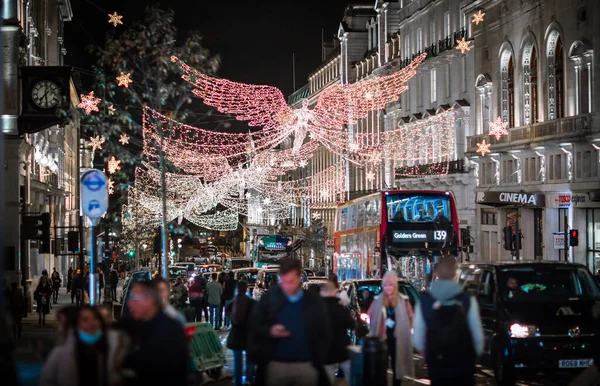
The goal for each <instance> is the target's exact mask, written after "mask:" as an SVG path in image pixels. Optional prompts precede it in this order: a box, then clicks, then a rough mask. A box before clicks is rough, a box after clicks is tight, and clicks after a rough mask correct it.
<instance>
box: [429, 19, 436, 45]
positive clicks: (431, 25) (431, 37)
mask: <svg viewBox="0 0 600 386" xmlns="http://www.w3.org/2000/svg"><path fill="white" fill-rule="evenodd" d="M429 40H430V41H431V44H432V45H433V44H435V42H436V41H437V37H436V36H435V19H433V20H431V21H430V22H429Z"/></svg>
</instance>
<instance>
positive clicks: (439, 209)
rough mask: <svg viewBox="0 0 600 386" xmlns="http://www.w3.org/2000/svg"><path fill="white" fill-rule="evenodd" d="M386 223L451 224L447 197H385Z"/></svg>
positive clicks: (448, 198) (395, 195) (394, 195)
mask: <svg viewBox="0 0 600 386" xmlns="http://www.w3.org/2000/svg"><path fill="white" fill-rule="evenodd" d="M386 208H387V215H388V222H391V223H427V222H438V223H442V222H451V221H452V206H451V205H450V196H448V195H403V194H391V195H388V196H386Z"/></svg>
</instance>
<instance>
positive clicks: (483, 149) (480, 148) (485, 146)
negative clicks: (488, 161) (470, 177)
mask: <svg viewBox="0 0 600 386" xmlns="http://www.w3.org/2000/svg"><path fill="white" fill-rule="evenodd" d="M491 146H492V144H490V143H487V142H486V141H485V139H484V140H482V141H481V143H479V142H477V150H476V152H477V153H479V154H481V156H482V157H485V155H486V154H488V153H490V147H491Z"/></svg>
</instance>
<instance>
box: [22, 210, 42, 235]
mask: <svg viewBox="0 0 600 386" xmlns="http://www.w3.org/2000/svg"><path fill="white" fill-rule="evenodd" d="M39 221H40V216H24V217H23V223H22V224H21V238H22V239H23V240H37V238H38V230H37V226H38V222H39Z"/></svg>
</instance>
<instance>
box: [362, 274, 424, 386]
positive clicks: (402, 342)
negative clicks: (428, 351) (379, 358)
mask: <svg viewBox="0 0 600 386" xmlns="http://www.w3.org/2000/svg"><path fill="white" fill-rule="evenodd" d="M381 288H382V291H381V294H380V295H378V296H376V297H375V299H373V303H371V307H369V318H370V319H371V323H370V327H371V328H370V332H369V335H370V336H374V337H377V338H379V339H381V340H382V341H384V342H386V343H387V349H388V355H389V356H390V358H391V361H392V372H393V374H394V383H393V384H394V386H400V384H401V383H402V378H404V377H407V376H408V377H414V364H413V349H412V348H413V343H412V336H411V334H410V330H411V328H412V324H413V318H414V314H413V309H412V306H411V305H410V302H409V300H408V297H406V296H405V295H402V294H400V292H399V291H398V275H397V274H396V272H394V271H388V272H386V274H385V276H384V277H383V280H382V281H381Z"/></svg>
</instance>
